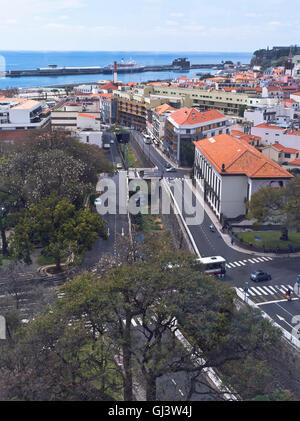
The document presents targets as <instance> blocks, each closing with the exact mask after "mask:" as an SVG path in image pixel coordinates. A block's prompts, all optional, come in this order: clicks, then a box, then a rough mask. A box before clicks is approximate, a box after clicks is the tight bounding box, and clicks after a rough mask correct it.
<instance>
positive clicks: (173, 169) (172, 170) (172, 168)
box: [166, 167, 176, 172]
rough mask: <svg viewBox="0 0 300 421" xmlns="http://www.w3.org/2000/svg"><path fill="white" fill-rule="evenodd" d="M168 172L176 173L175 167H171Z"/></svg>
mask: <svg viewBox="0 0 300 421" xmlns="http://www.w3.org/2000/svg"><path fill="white" fill-rule="evenodd" d="M166 171H167V172H174V171H176V169H175V168H174V167H170V168H167V169H166Z"/></svg>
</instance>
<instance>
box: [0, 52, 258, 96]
mask: <svg viewBox="0 0 300 421" xmlns="http://www.w3.org/2000/svg"><path fill="white" fill-rule="evenodd" d="M0 54H1V55H2V60H3V58H4V60H5V66H6V70H18V69H22V70H24V69H36V68H38V67H47V66H48V65H49V64H56V65H58V66H68V67H73V66H74V67H76V66H82V67H85V66H106V65H109V64H112V63H113V62H114V61H117V62H120V61H121V60H122V59H124V61H129V60H134V61H135V62H136V63H137V65H139V66H143V65H160V64H171V63H172V61H173V60H174V59H175V58H178V57H187V58H188V59H189V60H190V62H191V64H207V63H209V64H219V63H221V62H222V60H223V61H226V60H231V61H233V62H234V63H237V62H240V63H242V64H248V63H250V60H251V57H252V53H249V52H244V53H243V52H241V53H230V52H211V53H210V52H202V53H201V52H182V51H181V52H180V51H179V52H172V53H169V52H136V51H132V52H128V51H126V52H124V51H111V52H109V51H95V52H91V51H89V52H83V51H82V52H81V51H64V52H55V51H45V52H42V51H39V52H35V51H34V52H32V51H2V52H0ZM1 70H3V69H1ZM199 72H201V73H206V72H210V73H215V70H211V69H192V70H190V71H185V72H178V71H176V72H175V71H166V72H144V73H133V74H130V73H129V74H120V75H119V76H118V80H120V81H122V82H124V83H127V82H146V81H150V80H151V81H153V80H163V79H173V78H174V77H179V76H182V75H184V76H187V77H189V76H195V75H196V73H199ZM111 78H112V77H111V76H110V75H101V74H99V75H75V76H73V75H72V76H71V75H70V76H57V77H47V76H45V77H21V78H2V79H1V78H0V89H5V88H11V87H33V86H53V85H63V84H72V83H88V82H97V81H98V80H103V79H104V80H107V79H111Z"/></svg>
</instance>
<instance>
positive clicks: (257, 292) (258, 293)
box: [251, 287, 261, 295]
mask: <svg viewBox="0 0 300 421" xmlns="http://www.w3.org/2000/svg"><path fill="white" fill-rule="evenodd" d="M251 289H252V291H254V292H256V294H257V295H261V292H259V291H258V290H257V289H256V288H254V287H251Z"/></svg>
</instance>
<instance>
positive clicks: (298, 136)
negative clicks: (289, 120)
mask: <svg viewBox="0 0 300 421" xmlns="http://www.w3.org/2000/svg"><path fill="white" fill-rule="evenodd" d="M251 134H253V135H255V136H259V137H261V141H262V144H264V145H266V146H267V145H272V144H273V143H276V142H278V143H280V144H281V145H283V146H285V147H287V148H294V149H297V150H300V132H299V131H297V130H292V129H286V128H285V127H280V126H275V125H270V124H259V125H258V126H254V127H252V128H251Z"/></svg>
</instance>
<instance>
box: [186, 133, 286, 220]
mask: <svg viewBox="0 0 300 421" xmlns="http://www.w3.org/2000/svg"><path fill="white" fill-rule="evenodd" d="M194 144H195V163H194V175H195V178H196V180H197V181H196V184H197V187H198V188H199V189H201V190H202V191H203V193H204V197H205V200H206V201H207V202H208V203H209V205H210V206H211V208H212V209H213V211H214V212H215V214H216V215H217V217H218V218H219V219H222V218H237V217H239V216H244V215H245V214H246V202H247V201H249V200H251V197H252V195H253V194H254V193H255V192H257V191H258V190H259V189H261V188H262V187H266V186H273V187H277V188H278V187H282V186H283V185H284V184H285V183H286V182H288V181H289V180H290V179H292V178H293V176H292V175H291V174H290V173H289V172H288V171H286V170H285V169H283V168H282V167H281V166H280V165H278V164H277V163H275V162H274V161H272V160H271V159H270V158H268V157H267V156H265V155H263V154H262V153H261V152H259V151H257V149H255V148H254V147H253V146H251V145H249V144H247V143H246V142H244V141H243V140H241V139H237V138H235V137H234V136H231V135H227V134H221V135H217V136H213V137H210V138H206V139H203V140H200V141H197V142H194Z"/></svg>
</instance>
